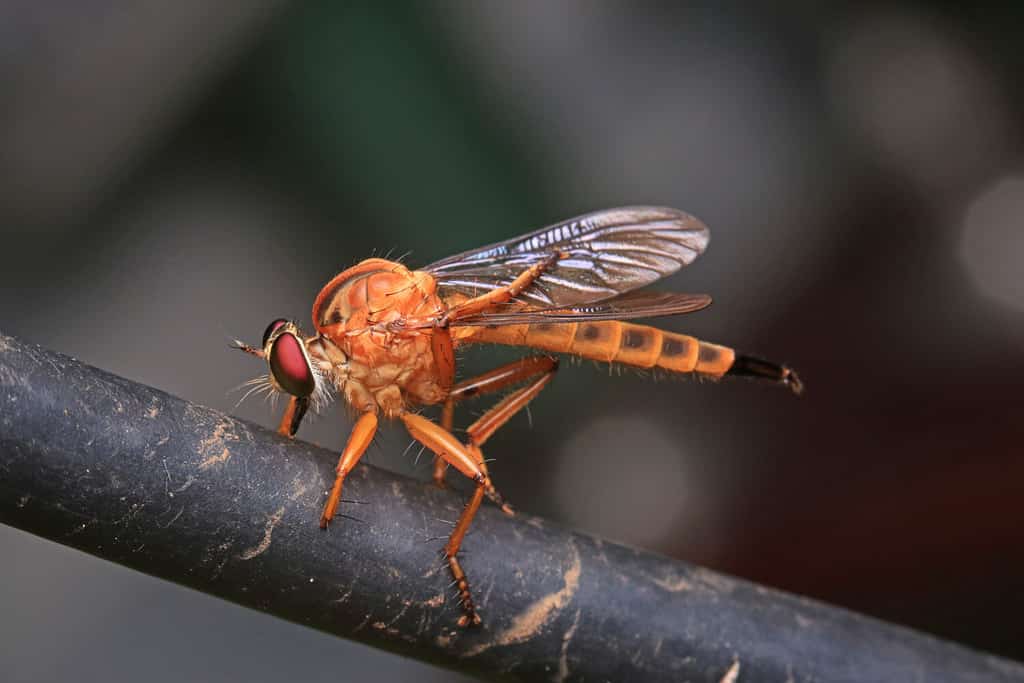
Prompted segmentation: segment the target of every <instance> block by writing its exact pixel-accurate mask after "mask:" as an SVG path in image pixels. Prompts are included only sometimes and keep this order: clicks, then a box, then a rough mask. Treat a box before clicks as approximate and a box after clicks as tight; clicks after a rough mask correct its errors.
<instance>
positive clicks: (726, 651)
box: [0, 335, 1024, 683]
mask: <svg viewBox="0 0 1024 683" xmlns="http://www.w3.org/2000/svg"><path fill="white" fill-rule="evenodd" d="M336 457H337V456H336V454H334V453H330V452H328V451H325V450H322V449H319V448H316V447H314V446H311V445H309V444H307V443H303V442H301V441H288V440H287V439H284V438H282V437H280V436H278V435H277V434H275V433H273V432H270V431H267V430H264V429H262V428H260V427H257V426H255V425H252V424H249V423H246V422H242V421H240V420H236V419H234V418H231V417H228V416H226V415H223V414H221V413H218V412H215V411H213V410H210V409H208V408H203V407H201V406H197V405H193V404H190V403H187V402H186V401H183V400H181V399H178V398H175V397H173V396H170V395H168V394H165V393H163V392H161V391H158V390H156V389H151V388H149V387H146V386H142V385H140V384H136V383H134V382H130V381H128V380H125V379H122V378H119V377H116V376H113V375H111V374H109V373H106V372H103V371H102V370H97V369H95V368H92V367H89V366H87V365H84V364H82V363H79V362H77V361H74V360H72V359H70V358H67V357H65V356H61V355H59V354H55V353H52V352H50V351H47V350H44V349H41V348H39V347H37V346H32V345H28V344H25V343H23V342H20V341H18V340H16V339H13V338H11V337H6V336H3V335H0V522H3V523H5V524H9V525H11V526H15V527H18V528H21V529H24V530H26V531H30V532H32V533H34V534H38V535H40V536H43V537H45V538H49V539H52V540H55V541H57V542H59V543H63V544H65V545H69V546H72V547H74V548H78V549H80V550H83V551H85V552H88V553H91V554H93V555H96V556H98V557H102V558H104V559H107V560H110V561H112V562H117V563H118V564H122V565H125V566H128V567H132V568H134V569H138V570H139V571H143V572H146V573H147V574H152V575H154V576H159V577H162V578H165V579H168V580H171V581H175V582H177V583H180V584H184V585H186V586H190V587H192V588H195V589H197V590H200V591H203V592H205V593H209V594H211V595H216V596H219V597H221V598H225V599H228V600H231V601H233V602H237V603H239V604H241V605H246V606H248V607H252V608H255V609H259V610H262V611H265V612H269V613H271V614H274V615H277V616H279V617H282V618H284V619H288V620H291V621H294V622H296V623H299V624H305V625H307V626H312V627H313V628H316V629H320V630H322V631H326V632H328V633H332V634H335V635H337V636H340V637H343V638H351V639H355V640H359V641H362V642H365V643H368V644H371V645H375V646H378V647H382V648H386V649H389V650H393V651H395V652H399V653H401V654H403V655H406V656H410V657H415V658H417V659H422V660H426V661H429V662H434V663H436V664H440V665H442V666H446V667H450V668H452V669H457V670H460V671H463V672H469V673H472V674H475V675H478V676H481V677H484V678H492V679H493V678H501V679H512V680H526V681H547V680H556V681H571V680H580V681H582V680H586V681H603V680H615V681H625V680H630V681H635V680H644V681H682V680H688V681H715V682H716V683H718V682H719V681H743V682H745V681H779V682H780V683H781V682H783V681H794V682H799V681H812V680H813V681H816V682H818V683H821V682H827V681H858V682H859V681H911V680H927V681H1024V667H1022V666H1021V665H1019V664H1016V663H1013V662H1009V661H1006V660H1002V659H999V658H996V657H992V656H988V655H985V654H981V653H978V652H974V651H972V650H969V649H967V648H964V647H962V646H959V645H956V644H953V643H948V642H944V641H941V640H938V639H936V638H932V637H929V636H926V635H923V634H920V633H916V632H913V631H910V630H908V629H905V628H901V627H898V626H893V625H890V624H886V623H882V622H879V621H877V620H874V619H870V618H867V617H863V616H860V615H857V614H853V613H851V612H848V611H845V610H842V609H838V608H835V607H830V606H827V605H823V604H821V603H817V602H814V601H811V600H806V599H802V598H799V597H795V596H792V595H788V594H785V593H780V592H777V591H773V590H769V589H765V588H761V587H759V586H756V585H753V584H750V583H747V582H744V581H739V580H736V579H731V578H727V577H725V576H721V575H719V574H715V573H712V572H710V571H707V570H704V569H700V568H697V567H693V566H690V565H687V564H684V563H681V562H676V561H673V560H669V559H667V558H664V557H659V556H657V555H652V554H650V553H645V552H642V551H639V550H634V549H631V548H626V547H623V546H621V545H616V544H614V543H609V542H605V541H602V540H600V539H597V538H594V537H592V536H587V535H584V534H580V533H575V532H571V531H567V530H565V529H562V528H559V527H557V526H554V525H552V524H550V523H548V522H545V521H543V520H541V519H537V518H533V517H528V516H519V517H517V518H514V519H510V518H507V517H505V516H504V515H503V514H502V513H501V512H500V511H498V510H496V509H494V508H493V507H488V508H486V509H483V510H481V513H480V515H479V516H478V517H477V521H476V523H475V525H474V528H473V529H474V530H473V532H472V533H471V535H470V536H469V537H468V538H467V540H466V543H465V545H464V548H465V551H466V553H465V556H464V558H463V566H464V567H465V569H466V571H467V573H468V574H469V577H470V580H471V582H472V585H473V587H474V590H475V592H476V597H477V601H478V603H479V605H480V609H481V614H482V616H483V618H484V626H483V627H481V628H476V629H469V630H462V629H458V628H456V627H455V621H456V619H457V618H458V616H459V611H458V605H457V604H456V602H455V600H454V599H453V592H452V590H453V589H452V588H451V587H450V586H449V583H450V580H451V579H450V577H449V576H448V572H447V570H446V569H445V568H444V567H443V566H442V558H441V555H440V554H439V550H440V547H441V545H442V544H443V540H442V537H444V536H445V535H446V534H447V533H448V532H449V531H450V528H449V527H448V526H447V525H446V524H445V523H444V522H441V521H439V520H442V519H449V520H453V519H455V518H456V517H457V515H458V512H459V510H460V509H461V507H462V504H463V502H464V498H463V497H461V496H460V495H459V494H458V493H454V492H451V491H441V490H439V489H437V488H435V487H434V486H432V485H431V484H428V483H423V482H419V481H414V480H411V479H407V478H405V477H402V476H398V475H395V474H391V473H389V472H385V471H382V470H378V469H374V468H372V467H367V466H362V467H360V468H359V469H357V470H356V471H355V472H354V473H353V474H352V475H351V476H350V477H349V479H348V483H347V485H346V489H345V495H346V497H347V498H351V499H356V500H360V501H366V502H367V504H365V505H358V506H356V505H347V506H344V509H343V510H342V512H346V513H351V514H353V515H355V516H358V517H359V518H360V521H356V520H353V519H341V520H340V523H337V524H335V525H333V526H332V527H331V528H330V530H329V531H327V532H323V531H321V530H320V529H319V528H318V526H317V520H318V519H319V515H320V506H321V504H322V503H323V500H324V496H325V492H326V490H327V489H328V488H329V486H330V483H331V482H332V481H333V466H334V464H335V462H336ZM8 618H10V615H8Z"/></svg>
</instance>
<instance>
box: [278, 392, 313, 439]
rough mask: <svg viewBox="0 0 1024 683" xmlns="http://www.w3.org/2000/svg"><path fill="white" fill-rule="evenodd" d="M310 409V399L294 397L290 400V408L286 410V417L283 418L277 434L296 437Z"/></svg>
mask: <svg viewBox="0 0 1024 683" xmlns="http://www.w3.org/2000/svg"><path fill="white" fill-rule="evenodd" d="M308 408H309V399H308V398H299V397H298V396H292V397H291V398H290V399H289V400H288V407H287V408H285V409H284V415H282V416H281V424H280V425H279V426H278V428H277V433H278V434H280V435H281V436H287V437H293V436H295V432H297V431H299V425H300V424H301V423H302V418H303V416H304V415H305V414H306V410H307V409H308Z"/></svg>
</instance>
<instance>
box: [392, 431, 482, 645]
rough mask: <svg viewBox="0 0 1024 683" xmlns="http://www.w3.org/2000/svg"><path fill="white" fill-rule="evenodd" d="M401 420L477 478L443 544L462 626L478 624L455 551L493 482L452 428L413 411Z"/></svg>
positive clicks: (414, 434)
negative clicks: (456, 587)
mask: <svg viewBox="0 0 1024 683" xmlns="http://www.w3.org/2000/svg"><path fill="white" fill-rule="evenodd" d="M401 418H402V422H404V423H405V427H406V429H408V430H409V433H410V434H412V437H413V438H414V439H416V440H417V441H419V442H420V443H422V444H423V445H424V446H426V447H427V448H429V449H430V450H432V451H433V452H434V453H436V454H437V455H439V456H440V457H442V458H444V460H445V461H446V462H448V464H450V465H451V466H452V467H454V468H455V469H457V470H458V471H459V472H462V473H463V474H464V475H466V476H467V477H469V478H470V479H472V480H473V481H475V482H476V490H475V491H474V492H473V497H472V498H470V500H469V503H468V504H467V505H466V507H465V508H464V509H463V511H462V515H461V516H460V517H459V521H458V522H457V523H456V524H455V530H454V531H452V535H451V537H449V539H448V543H447V544H445V546H444V554H445V558H446V559H447V560H448V568H449V569H450V570H451V572H452V578H453V579H454V580H455V583H456V585H457V586H458V588H459V603H460V604H461V605H462V612H463V614H462V616H461V617H459V621H458V624H459V626H469V625H470V624H472V625H477V624H479V623H480V615H479V614H477V612H476V607H475V606H474V604H473V597H472V595H471V594H470V592H469V581H468V580H467V579H466V573H465V572H464V571H463V570H462V565H461V564H459V560H458V559H457V557H456V555H458V553H459V548H460V547H461V546H462V539H463V538H465V536H466V531H468V530H469V525H470V523H471V522H472V521H473V517H474V516H475V515H476V511H477V510H478V509H479V508H480V502H481V501H482V500H483V497H484V492H485V491H486V489H487V487H488V486H489V485H490V479H488V477H487V474H486V472H484V470H483V469H482V468H481V467H480V464H479V462H477V458H476V456H475V455H474V454H473V453H471V452H470V451H469V449H468V448H467V447H466V446H464V445H463V444H462V443H461V442H460V441H459V440H458V439H457V438H456V437H455V435H454V434H452V433H451V432H449V431H447V430H445V429H442V428H441V426H440V425H437V424H434V423H433V422H431V421H430V420H428V419H427V418H425V417H423V416H421V415H416V414H414V413H403V414H402V415H401Z"/></svg>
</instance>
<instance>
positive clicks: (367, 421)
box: [320, 412, 377, 529]
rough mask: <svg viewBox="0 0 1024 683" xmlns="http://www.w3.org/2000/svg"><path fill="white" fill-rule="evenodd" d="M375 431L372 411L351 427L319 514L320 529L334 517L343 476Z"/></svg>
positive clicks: (375, 422)
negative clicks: (322, 508) (328, 493)
mask: <svg viewBox="0 0 1024 683" xmlns="http://www.w3.org/2000/svg"><path fill="white" fill-rule="evenodd" d="M376 433H377V414H376V413H374V412H365V413H363V415H362V417H360V418H359V419H358V420H357V421H356V425H355V427H353V428H352V433H351V434H350V435H349V437H348V443H347V444H345V450H343V451H342V452H341V457H340V458H338V466H337V468H336V469H335V472H336V476H335V478H334V486H333V487H332V488H331V494H330V496H328V497H327V503H326V504H325V505H324V511H323V514H321V515H320V528H321V529H326V528H327V525H328V524H330V523H331V520H332V519H333V518H334V513H335V511H337V509H338V503H339V502H341V487H342V485H343V484H344V483H345V476H346V475H348V473H349V472H351V471H352V469H353V468H354V467H355V466H356V463H358V462H359V458H361V457H363V453H365V452H366V449H367V447H368V446H369V445H370V442H371V441H373V435H374V434H376Z"/></svg>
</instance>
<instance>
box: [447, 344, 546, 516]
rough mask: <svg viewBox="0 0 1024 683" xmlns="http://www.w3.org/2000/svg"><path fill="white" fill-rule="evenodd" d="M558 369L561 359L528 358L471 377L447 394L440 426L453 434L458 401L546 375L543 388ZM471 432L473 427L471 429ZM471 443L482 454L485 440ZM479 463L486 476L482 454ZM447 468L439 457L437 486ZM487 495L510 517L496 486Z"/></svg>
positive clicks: (512, 413) (514, 410) (538, 389)
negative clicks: (481, 450)
mask: <svg viewBox="0 0 1024 683" xmlns="http://www.w3.org/2000/svg"><path fill="white" fill-rule="evenodd" d="M556 370H558V360H557V359H556V358H552V357H550V356H528V357H526V358H521V359H519V360H516V361H513V362H511V363H506V364H505V365H501V366H499V367H497V368H494V369H493V370H490V371H488V372H485V373H483V374H482V375H478V376H476V377H471V378H469V379H466V380H463V381H462V382H459V383H458V384H456V385H455V386H454V387H453V388H452V390H451V392H450V393H449V394H448V398H447V400H446V401H445V403H444V407H443V408H442V410H441V426H442V427H444V428H445V429H447V430H448V431H451V429H452V422H453V420H454V413H455V403H457V402H458V401H462V400H465V399H467V398H473V397H476V396H482V395H483V394H489V393H492V392H495V391H499V390H501V389H504V388H505V387H507V386H510V385H513V384H518V383H520V382H522V381H524V380H528V379H531V378H533V377H536V376H538V375H542V376H543V377H541V380H543V381H542V384H541V387H540V388H543V385H544V384H547V382H548V381H549V380H548V379H544V377H549V376H550V375H553V374H554V372H555V371H556ZM541 380H538V381H541ZM530 386H531V387H532V386H533V385H532V384H531V385H530ZM529 388H530V387H526V389H529ZM540 388H537V389H536V390H535V391H534V395H535V394H536V392H537V391H540ZM532 397H533V396H532V395H531V396H530V398H532ZM511 398H512V396H509V397H507V398H506V401H507V400H510V399H511ZM530 398H528V399H526V401H527V402H528V401H529V400H530ZM503 403H505V401H502V402H501V403H499V404H498V405H497V406H495V407H494V408H492V409H491V411H489V412H488V415H490V413H491V412H494V411H495V410H498V409H499V408H500V406H501V405H502V404H503ZM523 405H525V403H523V404H520V405H518V406H517V407H515V408H513V409H512V412H510V413H509V414H508V416H507V417H506V418H505V419H504V420H503V421H502V422H501V423H499V424H498V425H496V426H494V427H493V428H492V429H490V431H489V432H488V433H487V434H486V435H485V436H484V437H483V439H484V440H486V439H487V437H489V436H490V435H491V434H492V433H493V432H494V430H495V429H497V428H498V427H500V426H501V425H502V424H504V423H505V422H507V421H508V418H510V417H512V415H514V414H515V412H516V411H517V410H519V408H521V407H522V406H523ZM486 417H487V416H484V417H481V418H480V420H478V421H477V423H476V424H480V423H481V422H482V421H483V420H485V419H486ZM470 429H473V428H472V427H470ZM470 434H471V437H470V438H471V439H472V438H473V437H472V432H470ZM471 443H472V444H473V445H475V446H476V447H477V449H476V450H477V452H479V446H481V445H482V444H483V440H479V439H477V440H476V441H471ZM480 464H481V466H482V468H483V470H484V472H485V473H486V472H487V465H486V464H485V463H484V461H483V455H480ZM446 467H447V465H446V463H445V462H444V460H442V459H441V458H437V459H436V460H435V461H434V481H435V482H436V483H437V484H438V485H443V484H444V474H445V469H446ZM488 476H489V474H488ZM487 496H488V497H489V498H490V499H491V500H492V501H494V503H495V504H497V505H498V506H500V507H501V508H502V510H504V511H505V512H506V513H507V514H512V508H511V506H509V505H507V504H506V503H504V502H503V500H502V497H501V495H500V494H499V493H498V492H497V490H495V489H494V487H493V486H492V487H491V488H489V489H488V490H487Z"/></svg>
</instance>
